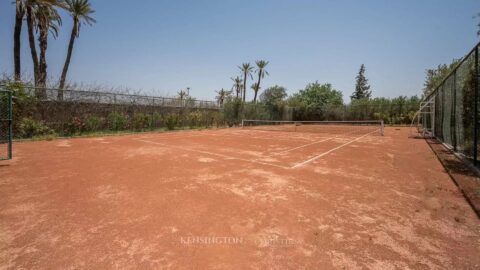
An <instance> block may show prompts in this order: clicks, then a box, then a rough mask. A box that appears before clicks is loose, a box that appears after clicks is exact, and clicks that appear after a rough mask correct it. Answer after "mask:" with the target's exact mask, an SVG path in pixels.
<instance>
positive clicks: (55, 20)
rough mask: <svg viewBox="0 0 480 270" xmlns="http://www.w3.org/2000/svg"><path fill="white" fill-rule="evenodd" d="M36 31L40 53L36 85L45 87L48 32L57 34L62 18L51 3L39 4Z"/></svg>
mask: <svg viewBox="0 0 480 270" xmlns="http://www.w3.org/2000/svg"><path fill="white" fill-rule="evenodd" d="M36 16H37V31H38V33H39V36H38V45H39V48H40V55H39V60H38V75H39V77H38V86H39V87H40V88H45V87H46V84H47V47H48V33H49V32H51V33H52V34H53V36H54V37H57V36H58V30H59V27H60V25H61V24H62V19H61V17H60V15H59V14H58V12H57V10H56V9H55V7H54V6H53V5H46V4H40V5H39V6H38V9H37V15H36Z"/></svg>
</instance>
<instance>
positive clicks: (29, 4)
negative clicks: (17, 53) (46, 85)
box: [25, 0, 38, 86]
mask: <svg viewBox="0 0 480 270" xmlns="http://www.w3.org/2000/svg"><path fill="white" fill-rule="evenodd" d="M25 12H26V15H27V32H28V43H29V45H30V54H31V57H32V65H33V78H34V81H35V86H37V85H38V54H37V46H36V43H35V33H34V31H35V28H36V17H35V13H36V2H35V1H34V0H27V1H26V4H25Z"/></svg>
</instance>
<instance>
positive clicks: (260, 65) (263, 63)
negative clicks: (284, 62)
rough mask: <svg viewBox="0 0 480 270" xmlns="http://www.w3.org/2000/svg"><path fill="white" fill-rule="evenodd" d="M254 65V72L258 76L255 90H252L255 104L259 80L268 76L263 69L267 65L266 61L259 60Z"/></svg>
mask: <svg viewBox="0 0 480 270" xmlns="http://www.w3.org/2000/svg"><path fill="white" fill-rule="evenodd" d="M255 64H256V65H257V70H256V71H255V72H256V73H257V74H258V81H257V83H256V85H255V89H253V90H254V91H255V96H254V97H253V102H254V103H255V102H257V94H258V91H259V90H260V81H261V79H263V78H264V77H265V75H269V74H268V71H266V70H265V68H266V67H267V65H268V61H265V60H259V61H256V62H255Z"/></svg>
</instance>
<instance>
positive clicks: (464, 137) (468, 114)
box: [426, 43, 480, 165]
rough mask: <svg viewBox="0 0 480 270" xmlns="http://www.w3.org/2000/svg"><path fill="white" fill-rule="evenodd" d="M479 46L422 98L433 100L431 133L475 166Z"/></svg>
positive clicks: (476, 161)
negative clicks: (433, 110) (433, 114)
mask: <svg viewBox="0 0 480 270" xmlns="http://www.w3.org/2000/svg"><path fill="white" fill-rule="evenodd" d="M479 47H480V43H479V44H477V45H476V46H475V47H474V48H473V50H472V51H470V53H469V54H467V56H465V57H464V58H463V60H462V61H461V62H460V63H459V64H458V65H457V66H456V67H455V68H454V70H453V71H452V72H451V73H450V74H449V75H448V76H447V77H446V78H445V79H444V80H443V81H442V83H441V84H440V85H439V86H438V87H437V88H436V89H435V90H434V91H433V92H432V93H431V94H430V95H429V96H428V97H427V98H426V100H430V99H434V100H435V116H434V118H435V130H434V136H435V137H436V138H437V139H439V140H440V141H442V142H444V143H445V144H447V145H448V146H450V147H451V148H453V149H454V150H456V151H457V152H459V153H461V154H462V155H464V156H465V157H467V158H468V159H470V160H472V161H473V163H474V164H476V165H478V154H477V153H478V151H479V149H478V136H479V132H478V129H479V121H478V119H479V113H480V112H479V106H478V102H479V98H478V95H479V86H478V85H479V82H478V81H479V59H478V57H479V56H478V55H479Z"/></svg>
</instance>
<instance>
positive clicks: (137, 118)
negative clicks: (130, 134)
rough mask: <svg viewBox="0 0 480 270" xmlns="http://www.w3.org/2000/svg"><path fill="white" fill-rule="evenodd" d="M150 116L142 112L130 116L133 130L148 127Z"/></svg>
mask: <svg viewBox="0 0 480 270" xmlns="http://www.w3.org/2000/svg"><path fill="white" fill-rule="evenodd" d="M150 122H151V117H150V116H148V115H146V114H144V113H135V114H134V115H133V118H132V127H133V129H134V130H144V129H146V128H148V126H149V125H150Z"/></svg>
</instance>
